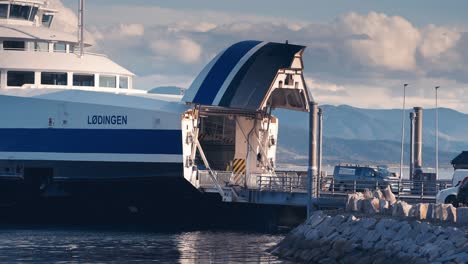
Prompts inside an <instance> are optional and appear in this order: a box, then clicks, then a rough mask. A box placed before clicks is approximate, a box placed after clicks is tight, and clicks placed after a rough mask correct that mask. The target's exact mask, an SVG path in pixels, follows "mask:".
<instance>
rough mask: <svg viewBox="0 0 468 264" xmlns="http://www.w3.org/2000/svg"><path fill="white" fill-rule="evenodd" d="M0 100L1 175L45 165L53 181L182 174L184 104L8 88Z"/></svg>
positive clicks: (75, 91) (26, 170)
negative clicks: (182, 118) (0, 107)
mask: <svg viewBox="0 0 468 264" xmlns="http://www.w3.org/2000/svg"><path fill="white" fill-rule="evenodd" d="M0 105H2V111H1V112H0V120H2V121H1V122H0V173H1V172H3V173H2V174H3V175H8V174H9V173H10V174H15V173H17V174H21V175H22V174H24V173H25V172H26V173H27V172H28V169H31V168H44V169H46V168H47V169H50V171H51V173H53V175H50V178H51V179H55V180H79V179H87V180H90V179H97V180H112V179H118V178H129V179H131V178H132V177H136V178H142V177H168V176H170V177H183V175H182V136H181V128H180V126H181V123H180V116H181V114H182V112H183V111H184V110H185V106H184V105H183V104H181V103H179V102H177V101H175V102H168V101H162V100H159V99H156V98H154V97H151V96H150V95H140V96H131V95H119V94H112V93H100V92H89V91H77V90H46V89H42V90H34V89H30V90H25V89H21V90H14V89H11V90H6V91H2V93H1V94H0ZM26 176H27V175H26Z"/></svg>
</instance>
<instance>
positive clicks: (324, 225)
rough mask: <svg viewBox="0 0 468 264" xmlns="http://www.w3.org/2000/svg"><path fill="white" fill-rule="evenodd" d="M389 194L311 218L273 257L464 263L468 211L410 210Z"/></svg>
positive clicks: (351, 201) (378, 263) (358, 198)
mask: <svg viewBox="0 0 468 264" xmlns="http://www.w3.org/2000/svg"><path fill="white" fill-rule="evenodd" d="M390 193H391V191H390V190H389V189H388V190H384V191H383V192H380V191H377V192H374V193H372V192H365V193H356V194H351V195H348V200H347V204H346V205H347V206H346V210H337V211H327V212H325V211H316V212H314V213H313V214H312V216H311V217H310V218H309V219H307V220H306V221H305V222H304V223H303V224H301V225H300V226H298V227H297V228H295V229H294V230H292V231H291V232H290V233H289V234H288V235H287V236H286V237H285V238H284V239H283V240H282V241H281V242H280V243H279V244H278V245H277V246H275V247H273V248H272V249H271V252H272V253H273V254H275V255H278V256H280V257H282V258H284V259H291V260H294V261H299V262H301V263H302V262H306V263H353V264H355V263H360V264H361V263H362V264H366V263H369V264H386V263H415V264H419V263H421V264H422V263H454V264H455V263H457V264H458V263H468V223H466V222H458V223H457V210H458V215H459V217H461V218H459V220H462V221H465V220H466V219H465V217H466V216H468V211H467V210H468V208H458V209H455V208H453V207H451V206H448V205H435V204H434V205H431V204H422V205H421V204H416V205H408V204H406V203H404V202H401V201H397V200H396V199H395V197H392V194H390ZM377 201H378V202H377ZM384 201H385V202H386V203H385V202H384Z"/></svg>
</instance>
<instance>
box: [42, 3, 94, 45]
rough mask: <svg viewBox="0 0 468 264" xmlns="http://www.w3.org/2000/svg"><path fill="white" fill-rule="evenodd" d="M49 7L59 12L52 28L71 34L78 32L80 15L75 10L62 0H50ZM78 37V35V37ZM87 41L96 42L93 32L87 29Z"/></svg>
mask: <svg viewBox="0 0 468 264" xmlns="http://www.w3.org/2000/svg"><path fill="white" fill-rule="evenodd" d="M47 2H48V6H47V7H49V8H52V9H56V10H58V11H59V13H58V14H57V15H56V16H55V17H54V20H53V21H52V26H51V28H52V29H55V30H58V31H62V32H67V33H70V34H77V32H78V16H77V15H76V13H75V11H74V10H72V9H70V8H68V7H66V6H65V5H63V3H62V1H60V0H49V1H47ZM77 38H78V37H77ZM85 42H87V43H90V44H95V39H94V37H93V34H91V33H90V32H89V31H87V30H85Z"/></svg>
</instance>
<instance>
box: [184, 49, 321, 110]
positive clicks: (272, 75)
mask: <svg viewBox="0 0 468 264" xmlns="http://www.w3.org/2000/svg"><path fill="white" fill-rule="evenodd" d="M304 49H305V47H304V46H299V45H292V44H285V43H272V42H261V41H254V40H249V41H242V42H239V43H236V44H234V45H232V46H230V47H229V48H227V49H226V50H224V51H223V52H221V53H220V54H219V55H218V56H216V57H215V58H214V59H213V60H212V61H211V62H210V63H209V64H208V65H207V66H206V67H205V68H204V69H203V71H202V72H201V73H200V74H199V75H198V77H197V78H196V79H195V81H194V82H193V83H192V85H191V86H190V89H188V90H187V92H186V94H185V96H184V98H183V101H185V102H187V103H192V104H197V105H204V106H218V107H223V108H232V109H242V110H251V111H259V110H266V108H268V107H272V108H284V109H289V110H296V111H308V110H309V105H308V102H309V101H311V100H312V97H311V95H310V93H309V92H308V90H307V86H306V84H305V81H304V77H303V62H302V53H303V52H304Z"/></svg>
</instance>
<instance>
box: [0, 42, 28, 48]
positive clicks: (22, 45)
mask: <svg viewBox="0 0 468 264" xmlns="http://www.w3.org/2000/svg"><path fill="white" fill-rule="evenodd" d="M25 46H26V44H25V43H24V41H11V40H6V41H3V49H4V50H24V49H25Z"/></svg>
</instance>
